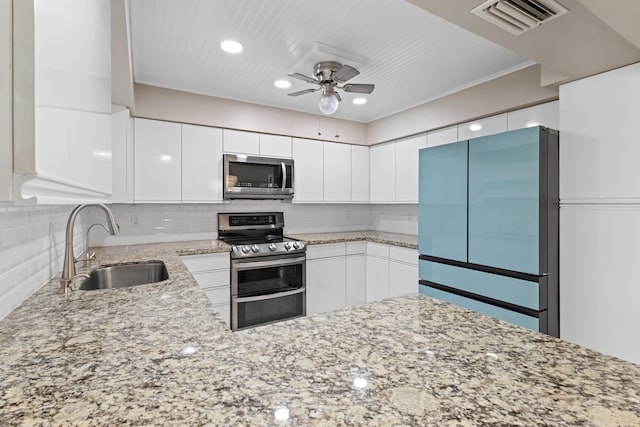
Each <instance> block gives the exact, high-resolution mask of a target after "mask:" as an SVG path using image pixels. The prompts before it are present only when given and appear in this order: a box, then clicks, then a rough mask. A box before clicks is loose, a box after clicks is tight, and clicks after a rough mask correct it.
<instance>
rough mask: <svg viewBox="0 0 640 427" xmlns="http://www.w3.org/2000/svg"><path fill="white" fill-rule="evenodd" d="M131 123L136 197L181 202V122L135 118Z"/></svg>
mask: <svg viewBox="0 0 640 427" xmlns="http://www.w3.org/2000/svg"><path fill="white" fill-rule="evenodd" d="M134 126H135V128H134V133H135V137H134V197H135V200H136V201H137V202H180V201H181V199H182V197H181V189H182V184H181V179H182V178H181V175H182V172H181V128H180V126H181V125H180V124H179V123H170V122H162V121H158V120H147V119H136V120H135V124H134Z"/></svg>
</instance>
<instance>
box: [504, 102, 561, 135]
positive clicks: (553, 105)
mask: <svg viewBox="0 0 640 427" xmlns="http://www.w3.org/2000/svg"><path fill="white" fill-rule="evenodd" d="M559 106H560V103H559V102H558V101H554V102H547V103H546V104H540V105H534V106H533V107H529V108H523V109H522V110H517V111H511V112H509V113H507V127H508V130H515V129H523V128H528V127H533V126H544V127H548V128H551V129H555V130H559V129H560V112H559V108H560V107H559Z"/></svg>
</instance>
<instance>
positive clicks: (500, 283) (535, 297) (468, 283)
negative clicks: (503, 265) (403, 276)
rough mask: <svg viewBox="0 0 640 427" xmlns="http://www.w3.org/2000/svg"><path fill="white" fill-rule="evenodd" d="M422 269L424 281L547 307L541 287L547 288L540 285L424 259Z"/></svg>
mask: <svg viewBox="0 0 640 427" xmlns="http://www.w3.org/2000/svg"><path fill="white" fill-rule="evenodd" d="M419 268H420V273H419V274H420V279H422V280H427V281H429V282H434V283H437V284H439V285H444V286H447V287H449V288H455V289H459V290H461V291H465V292H471V293H474V294H477V295H482V296H485V297H489V298H493V299H496V300H499V301H504V302H508V303H510V304H515V305H518V306H521V307H526V308H530V309H532V310H536V311H539V310H544V309H546V308H547V307H546V301H542V303H541V301H540V286H543V285H540V284H538V283H537V282H530V281H527V280H521V279H515V278H512V277H507V276H499V275H497V274H492V273H486V272H484V271H477V270H472V269H469V268H462V267H456V266H452V265H447V264H441V263H437V262H431V261H426V260H420V267H419Z"/></svg>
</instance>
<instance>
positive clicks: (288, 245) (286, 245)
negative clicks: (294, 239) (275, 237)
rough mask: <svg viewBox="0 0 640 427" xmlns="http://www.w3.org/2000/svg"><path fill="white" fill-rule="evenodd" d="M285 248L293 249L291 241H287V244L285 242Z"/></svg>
mask: <svg viewBox="0 0 640 427" xmlns="http://www.w3.org/2000/svg"><path fill="white" fill-rule="evenodd" d="M284 248H285V249H286V250H289V249H291V243H289V242H287V243H285V244H284Z"/></svg>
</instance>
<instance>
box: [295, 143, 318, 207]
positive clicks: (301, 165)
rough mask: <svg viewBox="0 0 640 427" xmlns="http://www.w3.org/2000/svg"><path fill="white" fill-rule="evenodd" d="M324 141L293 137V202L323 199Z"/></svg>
mask: <svg viewBox="0 0 640 427" xmlns="http://www.w3.org/2000/svg"><path fill="white" fill-rule="evenodd" d="M323 158H324V143H323V142H322V141H315V140H312V139H301V138H293V160H294V162H295V163H294V166H293V167H294V177H295V181H294V198H293V201H294V202H302V203H305V202H306V203H309V202H322V201H323V200H324V186H323V182H324V178H323V176H324V160H323Z"/></svg>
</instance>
